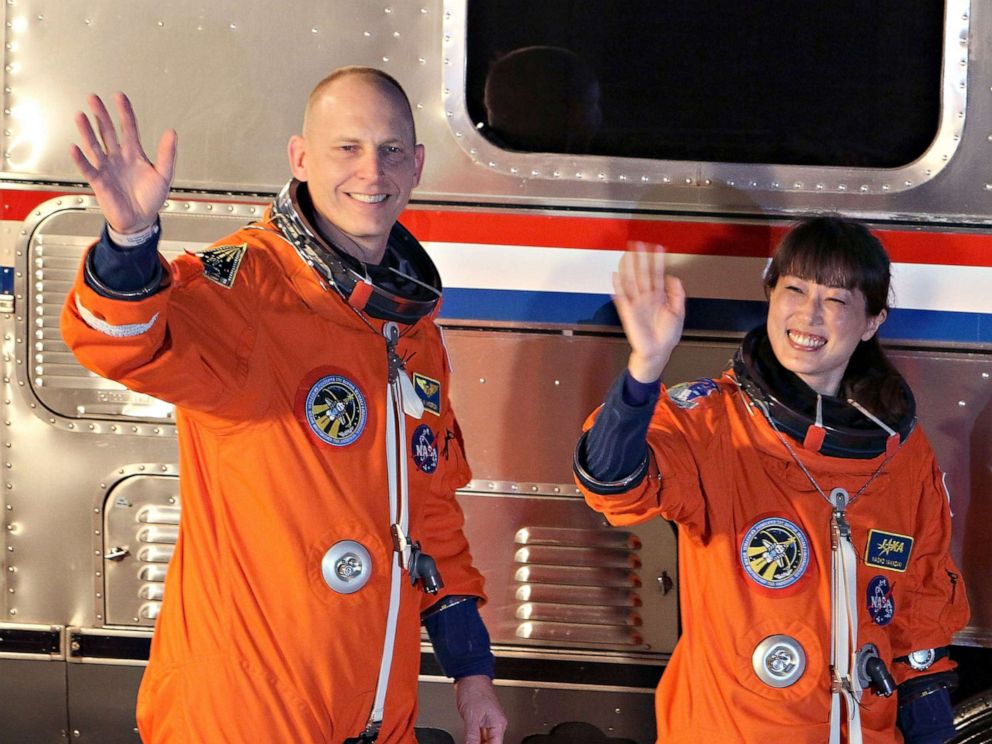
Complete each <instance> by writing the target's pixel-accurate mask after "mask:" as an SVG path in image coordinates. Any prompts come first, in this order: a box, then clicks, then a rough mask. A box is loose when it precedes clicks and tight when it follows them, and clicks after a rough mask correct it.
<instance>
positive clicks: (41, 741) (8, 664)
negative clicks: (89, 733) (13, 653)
mask: <svg viewBox="0 0 992 744" xmlns="http://www.w3.org/2000/svg"><path fill="white" fill-rule="evenodd" d="M65 698H66V677H65V664H63V663H61V662H52V661H32V660H26V659H0V701H2V705H0V741H2V742H11V743H12V744H13V743H14V742H16V743H17V744H64V742H67V741H69V737H68V733H69V728H68V725H69V721H68V716H67V712H66V705H65Z"/></svg>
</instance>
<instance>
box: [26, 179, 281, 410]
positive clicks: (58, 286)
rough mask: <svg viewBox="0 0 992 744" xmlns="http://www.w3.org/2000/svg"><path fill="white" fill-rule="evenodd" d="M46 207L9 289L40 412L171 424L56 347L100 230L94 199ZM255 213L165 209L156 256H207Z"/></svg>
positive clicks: (225, 208) (152, 402) (148, 403)
mask: <svg viewBox="0 0 992 744" xmlns="http://www.w3.org/2000/svg"><path fill="white" fill-rule="evenodd" d="M68 201H69V200H68V199H61V198H57V199H54V200H51V201H49V202H46V203H45V204H43V205H41V207H40V208H39V209H38V210H37V211H36V213H35V215H34V216H33V218H32V219H31V220H30V221H29V228H30V229H29V230H28V236H29V237H28V238H27V239H26V241H25V242H26V244H25V245H23V246H19V248H21V249H23V250H24V251H25V255H26V256H27V267H28V268H27V271H26V272H25V274H24V276H23V278H20V279H18V282H19V283H18V284H15V291H16V293H17V300H16V301H17V303H18V304H19V306H18V307H17V311H18V313H19V314H22V315H23V317H24V323H25V325H26V329H25V330H26V334H25V342H26V343H25V344H24V347H23V350H22V351H21V352H19V353H23V355H24V359H23V360H20V359H19V361H23V368H24V370H25V372H26V373H27V379H28V380H29V381H30V383H31V388H32V389H33V390H34V392H35V394H36V395H37V396H38V399H39V400H40V401H41V402H42V403H44V405H45V407H46V408H48V409H50V410H51V411H54V412H55V413H58V414H60V415H62V416H66V417H69V418H84V417H85V418H117V417H121V418H126V419H131V420H136V419H143V420H149V421H162V422H166V423H168V422H171V420H172V416H173V408H172V406H171V405H168V404H166V403H163V402H162V401H159V400H157V399H155V398H152V397H150V396H147V395H141V394H138V393H133V392H131V391H129V390H127V389H125V388H124V387H123V386H121V385H119V384H118V383H115V382H111V381H109V380H105V379H103V378H102V377H98V376H97V375H94V374H93V373H92V372H90V371H89V370H86V369H84V368H83V367H82V366H81V365H79V364H78V363H77V362H76V360H75V358H74V357H73V355H72V353H71V352H70V351H69V349H68V348H67V347H66V345H65V343H64V342H63V341H62V336H61V333H60V332H59V315H60V314H61V312H62V305H63V303H64V302H65V297H66V295H67V294H68V292H69V290H70V288H71V287H72V284H73V282H74V281H75V278H76V274H77V272H78V271H79V265H80V261H81V260H82V256H83V254H84V253H85V251H86V249H87V248H88V247H89V246H90V245H91V244H92V243H93V241H94V239H95V238H96V236H98V235H99V234H100V231H101V230H102V229H103V224H104V223H103V217H102V215H101V214H100V212H99V211H98V210H97V209H96V201H95V200H94V199H93V198H92V197H84V196H79V197H74V198H73V199H72V200H71V202H72V204H73V205H75V206H72V207H70V206H69V205H68V204H67V202H68ZM261 211H262V207H261V206H259V205H254V206H253V205H241V204H237V205H236V204H226V203H219V202H167V203H166V205H165V207H164V208H163V210H162V213H161V220H162V232H163V234H164V235H168V236H169V238H170V239H169V240H162V241H161V242H160V243H159V252H160V253H161V254H162V255H164V256H165V257H166V258H167V259H170V260H171V259H172V258H174V257H175V256H178V255H179V254H180V253H183V252H185V251H197V250H200V249H202V248H206V247H207V246H209V245H210V243H212V242H213V241H214V240H217V239H218V238H220V237H222V236H223V235H225V234H227V233H229V232H231V231H232V230H233V229H235V228H237V227H240V226H241V225H243V224H245V223H247V222H250V221H251V220H253V219H257V218H258V216H259V215H260V214H261Z"/></svg>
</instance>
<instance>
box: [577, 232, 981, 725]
mask: <svg viewBox="0 0 992 744" xmlns="http://www.w3.org/2000/svg"><path fill="white" fill-rule="evenodd" d="M663 259H664V256H663V254H660V253H652V252H650V251H648V250H647V249H646V248H645V247H644V246H641V248H640V250H638V251H636V252H635V253H633V254H628V255H626V256H625V257H624V258H623V259H622V260H621V262H620V269H619V271H618V273H617V274H616V275H615V277H614V287H615V289H616V296H615V298H614V301H615V303H616V306H617V311H618V313H619V315H620V318H621V321H622V322H623V327H624V332H625V333H626V335H627V339H628V341H629V342H630V345H631V354H630V361H629V363H628V367H627V370H626V371H625V372H624V373H623V374H622V375H621V377H620V379H618V380H617V382H616V384H615V385H614V386H613V388H612V389H611V390H610V392H609V394H608V395H607V398H606V402H605V403H604V405H603V406H602V408H601V409H600V410H598V411H597V412H595V413H594V415H593V416H591V417H590V421H589V422H588V424H587V429H588V430H587V432H586V433H585V434H584V435H583V436H582V438H581V439H580V440H579V443H578V446H577V447H576V452H575V460H574V464H575V475H576V481H577V483H578V484H579V486H580V488H581V489H582V491H583V493H584V495H585V497H586V500H587V502H588V503H589V505H590V506H592V507H593V508H594V509H596V510H597V511H600V512H603V513H604V514H606V516H607V518H608V519H609V521H610V522H611V523H612V524H616V525H630V524H636V523H640V522H643V521H646V520H648V519H651V518H652V517H655V516H661V517H663V518H665V519H668V520H671V521H674V522H676V523H678V525H679V528H680V539H681V543H680V566H679V571H680V574H681V586H682V591H683V594H682V597H681V600H682V607H683V619H682V621H683V631H684V632H683V635H682V638H681V639H680V640H679V643H678V646H677V647H676V650H675V654H674V655H673V657H672V661H671V663H670V664H669V666H668V669H667V670H666V672H665V674H664V676H663V677H662V680H661V684H660V685H659V687H658V694H657V702H656V714H657V720H658V737H659V741H666V742H675V743H678V742H690V741H698V740H699V739H700V738H701V737H702V736H705V735H709V736H711V737H712V738H714V739H716V738H722V739H730V740H734V741H761V740H764V739H770V738H773V737H774V736H775V735H776V734H781V733H782V732H783V731H788V732H789V733H790V734H791V735H792V739H793V740H794V741H795V742H800V743H808V744H813V743H814V742H817V743H822V742H827V741H829V742H830V743H831V744H840V742H842V741H846V742H860V741H891V740H893V738H894V736H895V731H894V729H895V728H896V726H898V728H899V729H900V730H901V731H902V733H903V735H904V736H905V738H906V740H907V741H911V742H923V741H937V740H938V738H937V737H940V739H939V740H941V741H943V740H944V738H946V737H948V736H950V735H953V733H954V728H953V722H952V718H953V715H952V710H951V705H950V696H949V692H948V690H949V688H950V687H952V686H953V685H954V682H955V673H954V671H953V670H954V665H953V663H952V662H951V661H950V660H949V659H948V658H947V647H948V645H949V644H950V642H951V636H952V634H953V633H954V632H955V631H957V630H959V629H960V628H961V627H962V626H963V625H964V624H965V622H966V621H967V617H968V607H967V600H966V599H965V598H964V595H963V592H961V591H958V584H959V583H960V576H959V570H958V568H957V566H956V565H955V563H954V561H953V559H952V558H951V556H950V554H949V549H948V544H949V538H950V512H949V509H948V499H947V493H946V491H945V489H944V485H943V473H942V472H941V470H940V469H939V468H938V466H937V463H936V461H935V459H934V455H933V452H932V450H931V448H930V444H929V443H928V441H927V439H926V437H925V436H924V434H923V432H922V430H921V429H920V428H919V427H918V426H917V425H916V424H917V422H916V415H915V402H914V399H913V394H912V392H911V391H910V389H909V387H908V385H906V383H905V381H904V380H903V378H902V377H901V375H899V373H898V372H897V371H896V370H895V369H894V368H893V367H892V365H891V364H889V362H888V361H887V360H886V358H885V355H884V354H883V352H882V350H881V347H880V346H879V344H878V341H877V340H876V338H875V333H876V331H877V330H878V327H879V326H880V325H881V324H882V322H883V321H884V320H885V316H886V314H887V303H888V294H889V281H890V276H889V273H890V272H889V259H888V256H887V255H886V252H885V250H884V248H883V247H882V245H881V244H880V243H879V241H878V240H877V239H876V238H875V237H874V236H873V235H872V234H871V233H870V232H869V231H868V230H867V229H866V228H865V227H863V226H862V225H860V224H858V223H855V222H853V221H850V220H847V219H844V218H842V217H837V216H823V217H815V218H811V219H806V220H803V221H801V222H800V223H799V224H798V225H796V226H795V227H794V228H793V229H792V230H790V231H789V233H788V234H787V235H786V236H785V238H784V239H783V241H782V243H781V245H780V246H779V248H778V250H777V252H776V255H775V257H774V258H773V260H772V262H771V264H770V266H769V269H768V271H767V272H766V275H765V280H764V283H765V288H766V292H767V294H768V298H769V310H768V319H767V323H766V324H765V325H763V326H759V327H758V328H755V329H754V330H752V331H751V332H750V333H749V334H748V335H747V336H746V338H745V339H744V342H743V344H742V345H741V348H740V349H739V350H738V352H737V354H736V356H735V358H734V361H733V365H732V368H731V369H729V370H727V371H726V372H725V373H724V375H723V376H722V377H721V378H719V379H716V380H714V379H701V380H696V381H693V382H690V383H685V384H681V385H676V386H673V387H670V388H668V389H667V391H665V392H666V393H667V394H661V395H660V398H661V400H660V401H659V394H660V390H659V385H660V380H659V378H660V376H661V373H662V371H663V369H664V367H665V365H666V364H667V362H668V359H669V357H670V356H671V353H672V351H673V350H674V348H675V346H676V344H677V343H678V341H679V338H680V335H681V331H682V322H683V318H684V315H685V292H684V291H683V290H682V286H681V284H680V283H679V281H678V280H677V279H675V278H673V277H671V276H667V275H666V273H665V269H664V260H663ZM742 620H746V622H747V626H746V628H745V630H744V631H743V632H742V630H741V621H742ZM919 659H923V660H924V661H923V662H922V663H920V662H919ZM828 660H829V661H828ZM897 688H898V692H899V694H898V696H897V697H892V693H893V692H894V691H895V690H896V689H897ZM701 691H706V692H707V694H705V695H703V694H700V693H701ZM713 691H715V692H716V694H709V693H712V692H713ZM797 702H801V703H802V704H801V705H796V703H797ZM769 703H772V704H771V705H769ZM769 711H774V713H772V714H769ZM845 729H846V732H847V733H846V734H845V733H844V731H845ZM862 737H863V738H862Z"/></svg>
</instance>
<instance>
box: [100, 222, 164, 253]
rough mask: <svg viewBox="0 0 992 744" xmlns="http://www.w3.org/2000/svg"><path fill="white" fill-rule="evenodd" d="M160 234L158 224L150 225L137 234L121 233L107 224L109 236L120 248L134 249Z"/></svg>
mask: <svg viewBox="0 0 992 744" xmlns="http://www.w3.org/2000/svg"><path fill="white" fill-rule="evenodd" d="M157 234H158V223H157V222H156V223H155V224H153V225H149V226H148V227H146V228H145V229H144V230H142V231H140V232H136V233H127V234H125V233H119V232H117V231H116V230H115V229H114V228H112V227H111V226H110V224H109V223H108V224H107V235H109V236H110V240H111V241H112V242H113V244H114V245H116V246H118V247H120V248H134V247H135V246H138V245H142V244H143V243H147V242H148V239H149V238H151V237H152V236H153V235H157Z"/></svg>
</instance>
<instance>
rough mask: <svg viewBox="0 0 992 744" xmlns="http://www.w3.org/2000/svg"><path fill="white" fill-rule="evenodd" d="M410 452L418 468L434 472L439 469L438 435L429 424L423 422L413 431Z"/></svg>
mask: <svg viewBox="0 0 992 744" xmlns="http://www.w3.org/2000/svg"><path fill="white" fill-rule="evenodd" d="M410 454H411V455H412V456H413V462H414V464H415V465H416V466H417V470H420V471H421V472H423V473H433V472H434V471H435V470H437V437H435V436H434V432H433V431H431V427H429V426H428V425H427V424H421V425H420V426H418V427H417V428H416V429H415V430H414V432H413V438H412V439H411V441H410Z"/></svg>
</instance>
